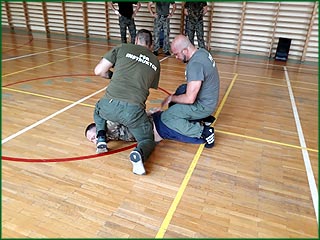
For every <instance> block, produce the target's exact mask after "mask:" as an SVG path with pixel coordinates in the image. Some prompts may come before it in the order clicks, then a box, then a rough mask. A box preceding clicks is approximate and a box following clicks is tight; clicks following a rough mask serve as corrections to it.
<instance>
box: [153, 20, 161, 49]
mask: <svg viewBox="0 0 320 240" xmlns="http://www.w3.org/2000/svg"><path fill="white" fill-rule="evenodd" d="M160 31H161V25H160V16H157V17H156V18H155V19H154V27H153V37H154V46H153V52H154V54H155V55H158V51H159V48H160Z"/></svg>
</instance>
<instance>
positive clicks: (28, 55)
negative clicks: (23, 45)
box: [2, 43, 86, 62]
mask: <svg viewBox="0 0 320 240" xmlns="http://www.w3.org/2000/svg"><path fill="white" fill-rule="evenodd" d="M84 44H86V43H79V44H76V45H73V46H69V47H62V48H56V49H53V50H49V51H44V52H36V53H31V54H26V55H22V56H18V57H12V58H7V59H4V60H2V62H6V61H11V60H17V59H20V58H25V57H31V56H35V55H39V54H43V53H48V52H54V51H60V50H63V49H66V48H73V47H78V46H81V45H84Z"/></svg>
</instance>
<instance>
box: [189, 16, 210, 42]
mask: <svg viewBox="0 0 320 240" xmlns="http://www.w3.org/2000/svg"><path fill="white" fill-rule="evenodd" d="M194 33H196V34H197V40H198V45H199V48H205V43H204V36H203V17H202V16H201V17H198V18H191V17H189V16H187V17H186V35H187V36H188V38H189V40H190V42H191V43H192V44H193V45H194Z"/></svg>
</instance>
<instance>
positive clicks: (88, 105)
mask: <svg viewBox="0 0 320 240" xmlns="http://www.w3.org/2000/svg"><path fill="white" fill-rule="evenodd" d="M2 89H5V90H9V91H12V92H18V93H24V94H28V95H32V96H37V97H42V98H47V99H53V100H58V101H60V102H67V103H74V101H71V100H66V99H62V98H56V97H50V96H47V95H42V94H38V93H32V92H27V91H22V90H18V89H13V88H8V87H3V88H2ZM78 105H82V106H86V107H94V105H90V104H85V103H79V104H78Z"/></svg>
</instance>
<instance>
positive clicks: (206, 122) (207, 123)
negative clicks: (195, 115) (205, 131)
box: [201, 115, 216, 127]
mask: <svg viewBox="0 0 320 240" xmlns="http://www.w3.org/2000/svg"><path fill="white" fill-rule="evenodd" d="M215 120H216V118H215V117H214V116H211V115H210V116H208V117H206V118H203V119H201V122H203V124H204V125H205V126H207V127H210V125H211V124H212V123H213V122H214V121H215Z"/></svg>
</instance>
